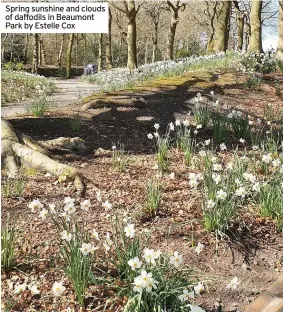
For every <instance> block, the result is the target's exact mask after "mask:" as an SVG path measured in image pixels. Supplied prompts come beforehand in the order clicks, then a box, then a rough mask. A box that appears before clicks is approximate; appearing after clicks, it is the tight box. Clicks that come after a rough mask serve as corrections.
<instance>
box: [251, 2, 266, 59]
mask: <svg viewBox="0 0 283 312" xmlns="http://www.w3.org/2000/svg"><path fill="white" fill-rule="evenodd" d="M261 10H262V0H253V1H252V8H251V18H250V20H251V36H250V40H249V41H250V43H249V51H250V52H255V53H258V54H259V53H261V52H262V51H263V50H262V29H261Z"/></svg>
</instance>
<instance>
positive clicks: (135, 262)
mask: <svg viewBox="0 0 283 312" xmlns="http://www.w3.org/2000/svg"><path fill="white" fill-rule="evenodd" d="M128 265H129V266H130V267H131V269H132V270H133V271H135V270H136V269H140V268H141V266H142V262H141V261H140V260H139V258H138V257H135V258H133V259H130V260H129V261H128Z"/></svg>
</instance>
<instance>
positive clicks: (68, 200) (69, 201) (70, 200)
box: [64, 196, 75, 205]
mask: <svg viewBox="0 0 283 312" xmlns="http://www.w3.org/2000/svg"><path fill="white" fill-rule="evenodd" d="M64 204H65V205H68V204H74V205H75V199H74V198H72V197H70V196H68V197H65V198H64Z"/></svg>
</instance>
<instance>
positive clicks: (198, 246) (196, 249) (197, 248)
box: [195, 242, 204, 255]
mask: <svg viewBox="0 0 283 312" xmlns="http://www.w3.org/2000/svg"><path fill="white" fill-rule="evenodd" d="M203 248H204V244H202V243H200V242H199V243H198V245H197V247H196V248H195V252H196V253H197V254H198V255H199V254H200V253H201V252H202V250H203Z"/></svg>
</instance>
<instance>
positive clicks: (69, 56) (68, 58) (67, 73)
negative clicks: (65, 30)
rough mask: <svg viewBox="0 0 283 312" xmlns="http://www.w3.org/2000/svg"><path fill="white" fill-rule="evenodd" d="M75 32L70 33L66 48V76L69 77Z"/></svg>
mask: <svg viewBox="0 0 283 312" xmlns="http://www.w3.org/2000/svg"><path fill="white" fill-rule="evenodd" d="M74 38H75V34H70V37H69V44H68V49H67V66H66V78H68V79H69V78H71V69H72V50H73V43H74Z"/></svg>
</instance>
